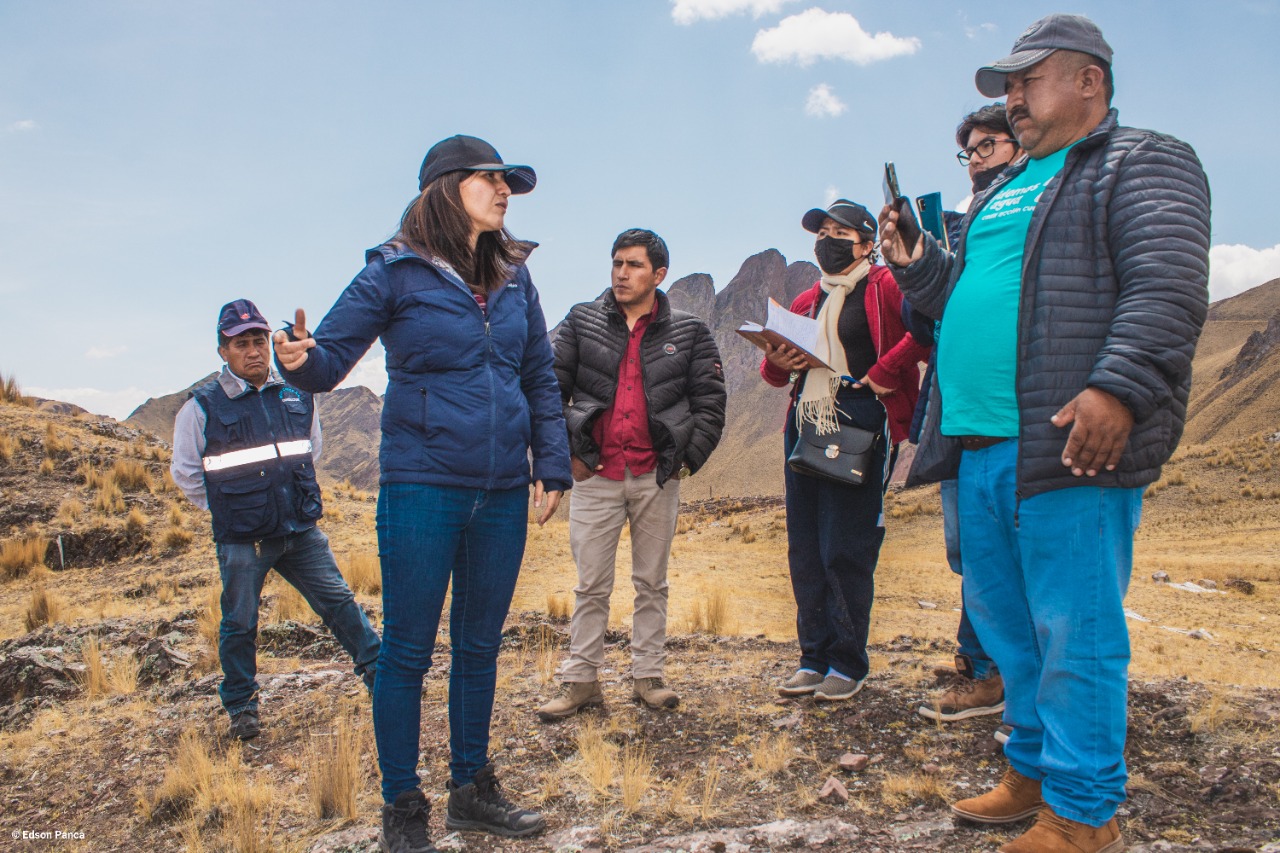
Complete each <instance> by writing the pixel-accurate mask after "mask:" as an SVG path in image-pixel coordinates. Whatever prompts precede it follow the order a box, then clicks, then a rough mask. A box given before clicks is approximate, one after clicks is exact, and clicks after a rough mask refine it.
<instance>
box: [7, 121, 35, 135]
mask: <svg viewBox="0 0 1280 853" xmlns="http://www.w3.org/2000/svg"><path fill="white" fill-rule="evenodd" d="M37 127H39V125H37V124H36V122H35V119H29V118H24V119H20V120H19V121H15V122H14V123H13V124H11V125H9V130H10V131H11V132H13V133H25V132H27V131H29V130H35V129H36V128H37Z"/></svg>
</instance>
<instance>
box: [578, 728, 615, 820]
mask: <svg viewBox="0 0 1280 853" xmlns="http://www.w3.org/2000/svg"><path fill="white" fill-rule="evenodd" d="M577 740H578V760H577V764H576V767H575V769H576V770H577V773H578V775H579V776H581V777H582V779H583V781H585V782H586V783H587V785H588V786H589V787H590V788H591V797H592V799H593V800H594V799H596V798H599V797H607V796H608V795H609V786H610V785H612V784H613V768H614V765H615V764H616V763H617V758H618V747H617V746H616V745H615V744H613V743H610V742H609V741H608V740H607V739H606V738H605V733H604V731H603V730H602V729H601V727H600V725H599V724H598V723H596V721H595V720H586V721H585V722H583V724H582V726H581V728H579V729H578V738H577Z"/></svg>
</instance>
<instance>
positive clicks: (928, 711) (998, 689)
mask: <svg viewBox="0 0 1280 853" xmlns="http://www.w3.org/2000/svg"><path fill="white" fill-rule="evenodd" d="M1003 710H1004V679H1003V678H1001V677H1000V673H998V672H993V673H991V677H990V678H984V679H982V680H981V681H978V680H977V679H973V678H968V677H966V676H963V675H959V674H957V675H956V676H955V678H953V679H952V680H951V686H950V687H948V688H947V689H946V690H944V691H942V692H940V693H935V694H933V695H932V696H930V697H929V701H928V702H925V703H924V704H923V705H921V706H920V707H919V709H918V711H919V713H920V716H922V717H928V718H929V719H931V720H941V721H942V722H944V723H949V722H951V721H953V720H967V719H969V718H970V717H981V716H982V715H983V714H999V713H1000V712H1001V711H1003Z"/></svg>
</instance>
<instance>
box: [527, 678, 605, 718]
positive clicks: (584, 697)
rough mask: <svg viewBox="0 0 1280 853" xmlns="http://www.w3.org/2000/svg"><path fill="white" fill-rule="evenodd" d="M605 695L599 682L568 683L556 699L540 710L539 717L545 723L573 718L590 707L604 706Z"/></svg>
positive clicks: (563, 685) (557, 694)
mask: <svg viewBox="0 0 1280 853" xmlns="http://www.w3.org/2000/svg"><path fill="white" fill-rule="evenodd" d="M603 704H604V694H603V693H601V692H600V682H598V681H566V682H564V683H563V684H561V685H560V691H559V692H558V693H556V695H555V698H553V699H552V700H551V701H550V702H548V703H547V704H545V705H543V706H542V707H541V708H539V709H538V717H539V718H540V719H541V720H542V721H543V722H544V723H551V722H555V721H556V720H563V719H564V718H565V717H572V716H573V715H574V714H576V713H578V712H579V711H581V710H582V709H583V708H585V707H587V706H588V705H603Z"/></svg>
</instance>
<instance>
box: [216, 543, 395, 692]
mask: <svg viewBox="0 0 1280 853" xmlns="http://www.w3.org/2000/svg"><path fill="white" fill-rule="evenodd" d="M216 550H217V554H218V570H219V572H220V573H221V575H222V625H221V627H220V628H219V630H218V658H219V659H220V660H221V662H222V683H221V684H219V685H218V695H219V696H221V697H222V706H223V707H224V708H226V709H227V713H229V714H233V715H234V714H238V713H240V712H241V711H243V710H245V709H246V708H253V709H257V707H258V682H257V674H258V656H257V651H258V650H257V638H258V603H259V601H260V599H261V598H262V584H263V582H264V581H265V580H266V579H267V572H269V571H271V570H272V569H275V570H276V571H277V572H278V573H279V574H280V577H282V578H284V579H285V580H286V581H288V582H289V583H290V584H292V585H293V586H294V587H295V588H296V589H297V590H298V592H300V593H302V597H303V598H305V599H306V600H307V604H309V605H311V609H312V610H314V611H315V612H316V613H317V614H319V616H320V618H321V619H322V620H324V624H325V626H326V627H327V628H328V629H329V630H330V631H332V632H333V636H334V637H335V638H337V640H338V642H339V643H340V644H341V645H342V648H344V649H346V651H347V654H349V655H351V659H352V660H353V661H355V665H356V666H355V670H356V674H357V675H360V676H364V675H365V671H366V670H372V669H373V668H374V667H375V666H376V665H377V662H378V635H377V634H376V633H374V631H373V628H371V627H370V626H369V620H368V619H366V618H365V615H364V611H363V610H361V609H360V605H358V604H356V600H355V596H353V595H352V594H351V590H350V589H349V588H348V587H347V582H346V581H345V580H343V578H342V574H341V573H340V572H339V571H338V564H337V563H336V562H335V561H334V559H333V551H331V550H329V540H328V538H327V537H326V536H325V535H324V534H323V533H322V532H320V529H319V528H317V527H312V528H311V529H309V530H303V531H302V532H300V533H290V534H289V535H287V536H277V537H274V538H272V539H263V540H261V541H260V542H256V543H253V542H250V543H247V544H218V545H217V546H216Z"/></svg>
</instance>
